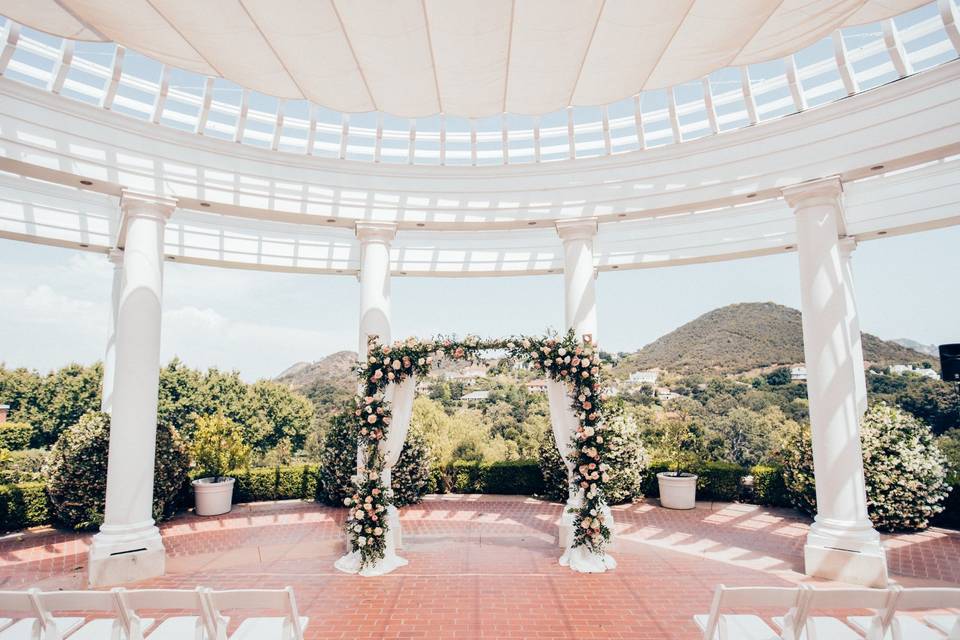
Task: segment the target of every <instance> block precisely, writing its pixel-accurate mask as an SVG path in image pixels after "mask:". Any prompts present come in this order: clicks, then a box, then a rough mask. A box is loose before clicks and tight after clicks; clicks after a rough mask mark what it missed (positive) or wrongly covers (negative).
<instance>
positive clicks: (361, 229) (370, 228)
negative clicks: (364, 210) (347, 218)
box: [355, 222, 397, 244]
mask: <svg viewBox="0 0 960 640" xmlns="http://www.w3.org/2000/svg"><path fill="white" fill-rule="evenodd" d="M355 231H356V234H357V240H359V241H360V242H362V243H367V242H382V243H384V244H390V243H391V242H393V239H394V238H396V237H397V223H396V222H357V223H356V225H355Z"/></svg>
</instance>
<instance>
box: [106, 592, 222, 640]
mask: <svg viewBox="0 0 960 640" xmlns="http://www.w3.org/2000/svg"><path fill="white" fill-rule="evenodd" d="M117 595H118V597H119V598H120V602H121V604H122V606H123V611H124V614H125V617H126V621H127V633H128V640H143V638H144V637H145V636H146V637H147V638H149V639H150V640H190V639H191V638H192V639H193V640H212V639H213V638H214V637H215V635H216V630H215V627H214V623H213V618H212V617H211V615H210V614H209V612H208V611H207V605H206V600H205V599H204V597H203V593H202V589H201V588H200V587H197V588H196V589H194V590H192V591H191V590H188V589H134V590H129V591H128V590H126V589H121V590H119V591H118V593H117ZM144 609H152V610H157V609H159V610H164V609H165V610H169V611H178V612H179V611H192V612H196V615H186V616H173V617H170V618H166V619H165V620H163V621H162V622H161V623H160V624H158V625H157V626H156V628H154V629H153V630H152V631H151V632H150V633H149V634H145V633H144V632H145V631H146V630H147V629H149V628H150V625H151V624H152V623H153V621H152V619H150V618H141V617H140V614H139V613H138V611H141V610H144Z"/></svg>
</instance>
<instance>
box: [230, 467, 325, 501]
mask: <svg viewBox="0 0 960 640" xmlns="http://www.w3.org/2000/svg"><path fill="white" fill-rule="evenodd" d="M229 475H230V476H231V477H233V478H236V479H237V482H236V484H235V485H234V486H233V501H234V502H235V503H237V502H265V501H268V500H294V499H299V500H315V499H316V497H317V468H316V467H315V466H313V465H297V466H290V467H257V468H253V469H243V470H237V471H231V472H230V474H229Z"/></svg>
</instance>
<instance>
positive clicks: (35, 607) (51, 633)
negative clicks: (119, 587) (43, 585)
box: [0, 589, 83, 640]
mask: <svg viewBox="0 0 960 640" xmlns="http://www.w3.org/2000/svg"><path fill="white" fill-rule="evenodd" d="M39 593H40V590H39V589H30V590H29V591H0V612H3V613H12V614H14V617H17V616H18V614H19V615H23V616H25V617H22V618H19V619H18V620H16V621H15V622H13V624H10V625H8V626H6V627H5V628H4V629H3V630H2V631H0V640H33V639H35V638H44V640H46V639H47V638H62V637H63V636H65V635H67V634H68V633H70V632H71V631H73V630H74V629H76V628H77V627H79V626H80V625H81V624H83V618H79V617H71V618H54V617H52V616H50V615H49V614H48V613H47V612H46V611H44V609H43V607H42V605H41V604H40V602H39V600H38V599H37V594H39Z"/></svg>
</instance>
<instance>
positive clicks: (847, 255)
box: [837, 236, 867, 418]
mask: <svg viewBox="0 0 960 640" xmlns="http://www.w3.org/2000/svg"><path fill="white" fill-rule="evenodd" d="M837 247H838V248H839V250H840V268H841V269H842V270H843V284H844V293H845V295H846V298H847V329H848V331H849V332H850V340H851V341H852V342H853V376H854V378H855V384H856V393H857V415H858V416H859V417H860V418H863V415H864V414H865V413H866V412H867V374H866V372H865V371H864V361H863V335H862V334H861V333H860V314H859V312H858V311H857V295H856V291H855V290H854V288H853V265H852V264H851V263H852V261H851V257H852V254H853V251H854V250H855V249H856V248H857V240H856V239H855V238H853V237H851V236H845V237H843V238H840V240H839V242H838V244H837Z"/></svg>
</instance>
